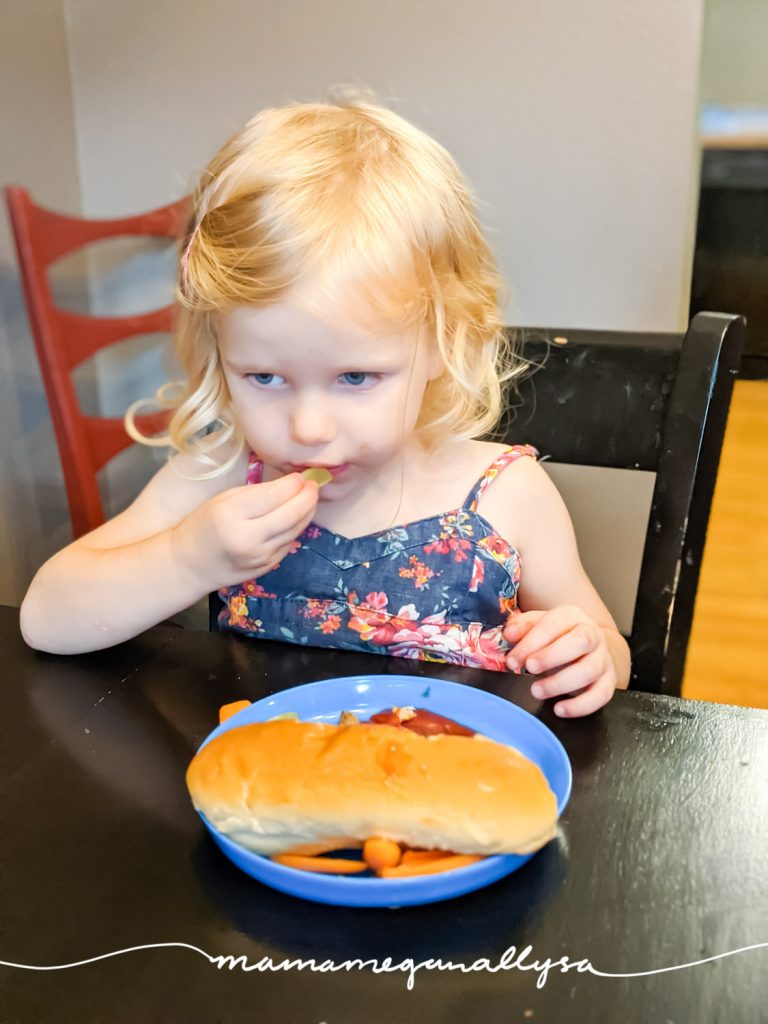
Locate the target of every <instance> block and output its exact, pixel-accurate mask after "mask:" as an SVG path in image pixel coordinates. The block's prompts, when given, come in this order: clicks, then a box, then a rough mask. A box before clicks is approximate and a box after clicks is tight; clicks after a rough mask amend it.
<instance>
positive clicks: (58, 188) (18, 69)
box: [0, 0, 82, 604]
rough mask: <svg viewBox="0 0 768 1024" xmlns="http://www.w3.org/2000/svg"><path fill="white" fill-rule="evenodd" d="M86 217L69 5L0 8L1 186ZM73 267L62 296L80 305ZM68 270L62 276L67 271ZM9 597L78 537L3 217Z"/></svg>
mask: <svg viewBox="0 0 768 1024" xmlns="http://www.w3.org/2000/svg"><path fill="white" fill-rule="evenodd" d="M11 183H13V184H19V185H26V186H27V188H29V189H30V191H31V192H32V193H33V195H36V196H37V197H38V198H39V199H40V201H41V202H44V203H45V204H46V205H49V206H51V207H53V208H57V209H61V210H65V211H67V212H70V213H78V212H79V208H80V185H79V175H78V161H77V154H76V147H75V125H74V109H73V105H72V90H71V83H70V71H69V55H68V49H67V40H66V29H65V22H64V11H63V0H4V3H2V5H0V184H2V185H7V184H11ZM69 269H70V268H67V267H64V268H61V269H60V272H59V273H58V274H57V280H56V291H57V294H58V295H59V296H60V297H62V298H66V301H67V302H68V303H69V304H72V300H73V292H74V293H75V294H74V299H75V300H76V302H79V301H80V300H81V299H82V292H81V289H80V287H79V282H80V281H81V278H79V275H78V274H77V273H75V272H72V273H70V272H69ZM62 270H63V272H62ZM0 438H2V444H0V560H1V561H0V601H1V602H3V603H6V604H14V603H18V602H19V601H20V599H21V596H22V594H23V591H24V588H25V587H26V584H27V582H28V581H29V579H30V577H31V575H32V573H33V572H34V570H35V569H36V568H37V566H38V565H39V564H40V563H41V562H42V561H43V560H44V558H45V557H47V555H48V554H50V552H51V551H53V550H54V549H55V548H56V547H60V546H61V545H63V544H65V543H66V542H67V540H68V539H69V536H70V534H69V521H68V513H67V505H66V499H65V496H64V485H63V481H62V475H61V469H60V465H59V460H58V455H57V452H56V445H55V442H54V437H53V428H52V426H51V421H50V416H49V415H48V406H47V404H46V401H45V396H44V394H43V387H42V381H41V379H40V371H39V369H38V364H37V359H36V356H35V352H34V348H33V345H32V339H31V337H30V334H29V329H28V326H27V320H26V314H25V311H24V305H23V299H22V295H21V289H20V285H19V279H18V272H17V269H16V257H15V253H14V250H13V242H12V239H11V235H10V231H9V229H8V223H7V219H6V217H5V216H4V215H3V214H0Z"/></svg>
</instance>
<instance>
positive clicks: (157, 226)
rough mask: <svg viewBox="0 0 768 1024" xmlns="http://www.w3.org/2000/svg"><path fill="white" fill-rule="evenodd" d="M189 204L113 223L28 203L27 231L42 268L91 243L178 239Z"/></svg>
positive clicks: (182, 203)
mask: <svg viewBox="0 0 768 1024" xmlns="http://www.w3.org/2000/svg"><path fill="white" fill-rule="evenodd" d="M189 212H190V201H189V199H188V198H184V199H181V200H179V201H178V202H175V203H169V204H168V205H167V206H161V207H159V208H158V209H156V210H150V211H149V212H147V213H140V214H137V215H136V216H132V217H118V218H115V219H113V220H86V219H84V218H82V217H70V216H68V215H66V214H62V213H54V212H53V211H52V210H46V209H45V208H44V207H42V206H37V205H36V204H32V203H30V204H29V206H28V208H27V217H28V218H29V222H30V228H31V230H32V231H33V232H34V234H35V236H36V238H35V250H36V255H37V258H38V259H39V260H41V261H42V263H43V264H44V265H46V266H47V265H48V264H50V263H53V262H54V260H57V259H60V257H62V256H64V255H66V254H67V253H68V252H72V251H73V250H75V249H79V248H80V247H81V246H83V245H88V244H89V243H90V242H96V241H99V240H100V239H103V238H115V237H119V236H131V235H149V236H151V237H158V238H180V237H181V236H182V235H183V233H184V227H185V224H186V221H187V219H188V217H189Z"/></svg>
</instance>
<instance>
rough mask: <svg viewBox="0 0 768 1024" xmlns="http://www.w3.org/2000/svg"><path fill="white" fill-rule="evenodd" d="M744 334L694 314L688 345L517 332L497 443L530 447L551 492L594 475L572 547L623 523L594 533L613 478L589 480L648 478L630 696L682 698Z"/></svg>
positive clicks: (731, 320) (662, 338) (737, 326)
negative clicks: (524, 369)
mask: <svg viewBox="0 0 768 1024" xmlns="http://www.w3.org/2000/svg"><path fill="white" fill-rule="evenodd" d="M744 328H745V321H744V319H743V317H738V316H731V315H724V314H720V313H698V314H697V315H696V316H695V317H694V318H693V320H692V321H691V324H690V327H689V329H688V331H687V333H686V334H685V335H679V334H639V333H637V334H635V333H612V332H602V331H585V330H580V331H568V330H562V331H556V330H546V331H543V330H540V329H537V330H536V331H531V330H524V331H521V332H518V334H519V335H520V336H521V337H522V345H521V347H522V352H523V354H524V356H525V357H526V358H527V359H529V360H530V361H531V363H532V366H533V371H532V372H531V373H530V374H529V375H528V376H527V377H526V379H525V380H524V381H523V382H522V383H521V384H520V386H519V392H518V394H517V395H516V396H514V397H513V398H512V399H511V400H510V404H509V409H508V411H507V413H506V414H505V417H504V421H503V424H502V428H501V438H502V439H503V440H508V441H509V442H510V443H522V442H525V443H529V444H532V445H534V446H535V447H536V448H538V450H539V452H540V455H541V456H542V457H544V458H545V459H547V460H550V461H548V462H547V461H545V463H544V465H545V466H550V465H551V473H552V476H553V478H554V479H555V482H556V483H558V486H560V483H561V481H560V479H559V475H560V476H562V474H563V472H564V471H565V477H564V478H563V479H564V480H565V483H566V484H569V483H570V478H569V477H568V474H567V471H568V470H569V469H570V467H576V466H582V467H593V475H592V477H591V481H590V487H591V492H592V493H591V494H590V495H589V500H588V511H587V514H586V515H584V516H583V517H582V522H581V523H578V522H576V519H574V522H575V525H576V533H577V538H578V539H579V544H580V548H581V547H582V541H583V539H584V537H583V535H584V533H585V531H586V532H589V531H590V530H593V531H595V530H597V531H598V537H597V541H598V544H597V546H598V548H599V547H600V546H605V545H606V544H607V543H608V542H609V539H610V538H609V535H610V533H611V530H612V529H614V527H616V526H618V525H620V524H617V523H616V522H615V521H614V522H613V523H611V522H609V523H605V522H602V523H599V524H598V523H597V517H596V513H597V512H598V511H599V510H600V508H602V507H603V506H605V505H610V501H609V498H610V497H611V495H610V490H611V488H612V486H613V485H612V484H611V483H610V474H608V477H607V478H603V477H600V476H598V478H596V477H595V476H594V473H595V472H597V473H598V474H599V473H600V470H605V469H608V468H612V469H618V470H629V471H632V473H634V474H637V473H644V474H645V475H646V477H648V474H653V475H652V476H650V477H648V479H649V480H650V481H651V483H650V486H649V489H648V499H649V500H648V504H649V505H650V509H649V515H648V521H647V527H646V528H645V539H644V542H643V543H641V545H640V547H641V550H642V558H641V560H640V565H639V580H638V584H637V593H636V596H635V601H634V614H633V616H631V621H630V622H629V623H628V626H629V627H630V628H624V629H623V630H622V631H623V632H624V633H625V635H627V638H628V640H629V644H630V648H631V651H632V661H633V671H632V681H631V682H630V686H632V685H633V683H635V682H636V681H637V680H638V679H643V680H644V685H645V687H646V688H647V685H648V684H647V681H648V680H653V681H654V685H653V687H652V691H653V692H658V693H666V694H673V695H675V694H679V693H680V686H681V683H682V677H683V669H684V665H685V653H686V647H687V641H688V635H689V632H690V627H691V620H692V617H693V607H694V601H695V596H696V586H697V582H698V577H699V568H700V566H701V558H702V553H703V549H704V541H705V536H706V529H707V521H708V518H709V510H710V505H711V501H712V493H713V490H714V485H715V477H716V475H717V468H718V463H719V459H720V450H721V446H722V441H723V434H724V431H725V424H726V418H727V415H728V407H729V404H730V399H731V393H732V390H733V380H734V377H735V375H736V373H737V370H738V365H739V358H740V355H741V349H742V345H743V340H744ZM537 364H538V365H537ZM595 467H597V470H595V469H594V468H595ZM561 491H563V495H564V498H565V500H566V503H567V504H569V506H570V502H569V499H568V495H567V494H566V493H565V491H566V487H561ZM614 504H615V503H614ZM618 507H619V510H620V511H622V512H624V511H630V510H626V509H622V508H621V506H620V505H619V506H618ZM573 511H574V510H573V509H571V512H572V513H573ZM615 518H616V519H618V516H617V517H615ZM593 540H594V538H593ZM584 562H585V565H586V567H587V569H588V570H589V565H588V564H587V559H586V558H584ZM591 575H593V574H591ZM593 579H594V575H593ZM598 589H600V587H599V585H598ZM603 596H604V599H605V600H606V603H608V604H609V606H610V602H609V601H608V599H607V598H606V597H605V595H603ZM611 610H612V611H613V609H611ZM619 625H620V628H621V623H619Z"/></svg>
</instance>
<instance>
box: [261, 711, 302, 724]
mask: <svg viewBox="0 0 768 1024" xmlns="http://www.w3.org/2000/svg"><path fill="white" fill-rule="evenodd" d="M284 718H289V719H291V720H292V721H294V722H298V721H299V715H298V712H297V711H283V713H282V714H281V715H273V716H272V718H268V719H267V721H268V722H279V721H281V720H282V719H284Z"/></svg>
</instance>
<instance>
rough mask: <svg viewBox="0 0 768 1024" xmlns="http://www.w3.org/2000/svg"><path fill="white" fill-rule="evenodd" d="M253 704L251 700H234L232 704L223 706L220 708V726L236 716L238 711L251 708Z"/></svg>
mask: <svg viewBox="0 0 768 1024" xmlns="http://www.w3.org/2000/svg"><path fill="white" fill-rule="evenodd" d="M250 706H251V702H250V701H249V700H233V701H232V703H231V704H222V705H221V707H220V708H219V725H221V723H222V722H226V720H227V719H228V718H231V717H232V715H236V714H237V712H238V711H242V710H243V708H249V707H250Z"/></svg>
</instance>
